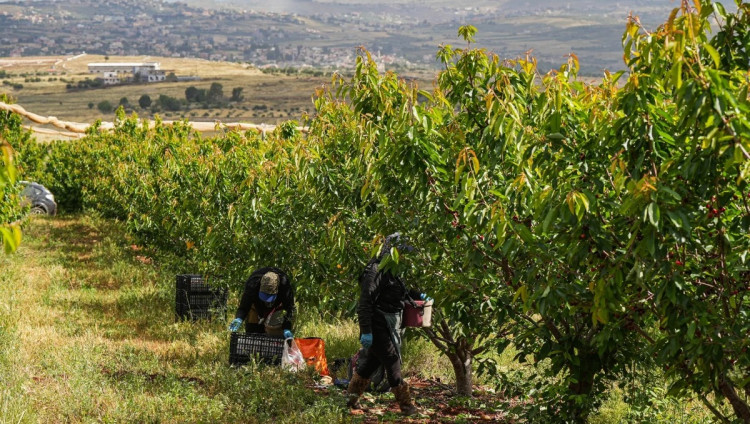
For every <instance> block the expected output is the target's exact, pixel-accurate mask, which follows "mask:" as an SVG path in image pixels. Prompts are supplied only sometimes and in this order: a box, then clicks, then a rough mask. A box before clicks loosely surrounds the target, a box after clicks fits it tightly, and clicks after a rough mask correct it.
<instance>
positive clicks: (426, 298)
mask: <svg viewBox="0 0 750 424" xmlns="http://www.w3.org/2000/svg"><path fill="white" fill-rule="evenodd" d="M419 298H420V299H422V300H424V301H425V302H430V301H432V298H431V297H429V296H427V293H422V294H420V295H419Z"/></svg>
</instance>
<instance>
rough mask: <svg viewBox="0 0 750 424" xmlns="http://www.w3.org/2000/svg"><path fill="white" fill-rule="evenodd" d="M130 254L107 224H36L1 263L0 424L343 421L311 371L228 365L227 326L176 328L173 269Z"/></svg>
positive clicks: (338, 400) (81, 220) (340, 405)
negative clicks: (320, 392)
mask: <svg viewBox="0 0 750 424" xmlns="http://www.w3.org/2000/svg"><path fill="white" fill-rule="evenodd" d="M127 246H128V245H127V241H126V238H125V236H124V234H123V233H122V231H121V230H120V229H119V228H118V226H117V225H116V224H112V223H108V222H106V221H103V220H98V219H93V218H88V217H65V218H56V219H36V220H34V221H32V222H31V223H30V225H29V226H27V228H26V229H25V240H24V244H23V247H21V248H20V249H19V251H18V252H17V253H16V254H15V255H12V256H7V257H2V258H1V259H0V263H1V266H2V269H3V272H2V277H1V279H0V380H2V381H3V384H2V388H0V394H1V395H2V396H1V397H0V399H1V400H0V422H3V423H5V422H12V423H15V422H22V423H23V422H29V423H33V422H63V421H64V422H90V421H102V422H271V421H273V422H311V423H314V422H320V423H328V422H345V421H349V420H350V417H349V415H348V410H346V409H345V407H344V398H343V396H341V395H340V394H339V392H338V391H333V393H332V394H331V395H329V396H320V395H318V394H316V393H315V392H314V391H313V390H312V389H311V388H308V386H310V385H312V383H313V380H312V378H311V376H309V375H307V374H302V375H299V376H298V375H293V374H288V373H282V372H279V371H278V369H277V368H270V367H264V366H250V367H248V368H245V369H234V368H230V367H229V366H228V365H227V361H228V344H229V341H228V339H229V338H228V334H227V331H226V323H225V322H223V321H222V322H208V323H192V322H175V321H174V312H173V311H174V310H173V308H174V304H173V300H172V299H173V296H174V288H173V280H174V274H175V272H174V270H173V269H171V267H170V266H169V265H168V263H160V261H158V260H155V261H153V262H154V263H152V264H144V263H142V258H141V260H139V258H138V256H143V252H134V251H133V250H131V249H128V248H127ZM349 325H350V326H351V324H349ZM329 332H330V333H331V334H333V333H334V330H329ZM332 345H333V346H336V343H335V342H334V343H332Z"/></svg>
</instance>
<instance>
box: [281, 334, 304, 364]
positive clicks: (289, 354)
mask: <svg viewBox="0 0 750 424" xmlns="http://www.w3.org/2000/svg"><path fill="white" fill-rule="evenodd" d="M305 365H306V364H305V358H303V357H302V352H300V350H299V347H297V343H295V341H294V339H292V338H289V339H285V340H284V351H283V352H282V354H281V367H282V368H284V369H287V370H289V371H292V372H296V371H300V370H303V369H305Z"/></svg>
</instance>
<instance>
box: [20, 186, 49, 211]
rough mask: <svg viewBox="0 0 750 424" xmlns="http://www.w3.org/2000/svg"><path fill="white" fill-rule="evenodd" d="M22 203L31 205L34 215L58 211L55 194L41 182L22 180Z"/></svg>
mask: <svg viewBox="0 0 750 424" xmlns="http://www.w3.org/2000/svg"><path fill="white" fill-rule="evenodd" d="M21 185H22V186H23V190H22V191H21V198H22V199H21V204H22V205H24V206H25V205H29V206H30V207H31V210H30V212H31V213H32V214H34V215H54V214H56V213H57V203H55V196H53V195H52V193H51V192H50V191H49V190H47V188H46V187H44V186H43V185H41V184H37V183H31V182H28V181H21Z"/></svg>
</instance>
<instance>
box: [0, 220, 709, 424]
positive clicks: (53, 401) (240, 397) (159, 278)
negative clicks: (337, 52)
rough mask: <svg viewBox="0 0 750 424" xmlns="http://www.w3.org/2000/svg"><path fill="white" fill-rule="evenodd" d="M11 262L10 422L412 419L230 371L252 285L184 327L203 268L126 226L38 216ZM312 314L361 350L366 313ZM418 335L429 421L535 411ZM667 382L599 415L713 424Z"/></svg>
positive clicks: (600, 423)
mask: <svg viewBox="0 0 750 424" xmlns="http://www.w3.org/2000/svg"><path fill="white" fill-rule="evenodd" d="M0 270H2V271H1V272H0V382H2V384H0V423H37V422H92V421H97V422H167V423H170V422H174V423H178V422H198V423H223V422H226V423H229V422H232V423H235V422H245V423H248V422H249V423H256V422H259V423H261V422H278V423H303V422H304V423H335V422H362V421H364V422H373V420H375V421H381V422H382V421H392V422H401V421H403V418H402V417H401V416H400V415H398V413H397V410H396V409H395V408H394V405H393V396H392V395H391V394H390V393H386V394H382V395H367V396H366V397H365V400H364V403H365V404H366V405H367V406H368V407H369V408H370V411H369V412H368V413H366V414H364V415H350V412H349V410H348V409H347V408H346V407H345V405H344V404H345V399H344V396H343V393H342V391H341V390H339V389H335V388H331V389H328V390H315V389H314V388H313V385H314V383H315V381H314V379H313V377H312V375H311V374H310V373H309V372H303V373H300V374H290V373H286V372H280V371H279V369H278V368H276V367H266V366H262V365H252V364H251V365H249V366H247V367H245V368H241V369H235V368H231V367H229V366H228V352H229V336H228V332H227V330H226V326H227V324H228V321H229V320H230V319H231V312H232V310H233V308H234V307H236V305H237V301H238V297H239V295H240V293H237V292H233V293H232V294H231V296H230V300H229V309H230V314H229V315H228V316H227V319H226V320H218V321H213V322H175V320H174V276H175V274H178V273H186V272H190V270H185V269H180V266H179V261H178V260H176V259H174V258H170V257H167V256H163V255H159V254H157V253H156V252H150V251H149V250H148V249H147V248H143V247H139V246H133V245H132V241H131V240H130V238H129V237H128V236H127V235H126V234H125V233H124V231H123V230H122V227H121V226H120V225H119V224H118V223H115V222H112V221H107V220H103V219H99V218H94V217H90V216H63V217H57V218H52V219H50V218H34V219H32V220H31V221H30V222H29V223H28V225H27V226H26V227H25V229H24V240H23V243H22V245H21V247H20V248H19V250H18V251H17V252H16V253H15V254H13V255H10V256H0ZM238 286H239V284H238ZM299 309H300V316H299V318H298V321H297V328H296V336H298V337H321V338H323V339H324V340H325V342H326V353H327V356H328V360H329V362H330V361H333V360H334V359H335V358H343V357H348V356H351V355H352V354H353V353H354V352H356V351H357V349H358V347H359V344H358V333H359V332H358V327H357V324H356V322H355V321H353V320H346V319H344V320H336V319H333V318H331V317H329V316H321V315H320V314H318V313H313V312H312V311H306V310H305V308H304V305H299ZM418 331H419V330H417V329H408V330H407V334H406V337H405V344H404V352H403V353H404V375H405V376H406V377H407V378H408V379H411V380H412V381H413V382H417V383H420V382H421V384H422V385H421V386H420V387H419V388H418V389H416V393H417V394H418V404H419V406H420V412H421V413H422V414H423V415H421V416H420V418H418V419H417V421H418V422H425V420H427V421H429V422H433V421H435V420H439V421H440V422H454V423H458V422H476V421H477V420H486V419H489V420H494V421H493V422H498V420H500V422H504V421H503V420H506V419H507V420H508V422H514V421H516V419H517V418H521V417H522V416H523V413H522V412H521V413H520V415H518V414H517V412H513V411H516V410H517V408H516V407H518V406H519V405H520V407H521V411H523V408H525V406H524V405H530V404H529V402H533V397H534V396H533V394H530V393H526V394H523V393H522V394H521V395H520V396H518V395H514V396H512V397H509V398H504V396H503V395H502V393H498V394H494V393H493V392H492V390H491V388H492V386H494V383H495V380H493V379H490V378H488V377H486V376H475V381H476V383H478V384H480V385H482V386H483V387H484V388H487V389H490V390H488V391H485V390H478V391H477V396H476V397H475V398H462V397H456V396H454V395H453V394H452V393H451V390H450V385H451V384H452V383H453V380H454V378H453V371H452V368H451V365H450V363H449V362H448V360H447V359H446V358H445V357H444V356H441V355H440V354H439V353H438V352H437V350H436V349H435V347H434V346H433V345H432V344H430V343H429V342H428V341H427V340H426V339H424V338H423V337H419V333H418ZM515 354H516V352H515V351H513V349H512V348H511V349H508V350H507V351H506V352H504V353H503V354H495V355H494V358H493V359H495V361H496V362H497V364H498V369H499V370H500V372H501V373H503V374H504V375H505V376H506V381H510V383H511V384H516V385H518V387H524V384H525V382H526V380H527V377H528V375H529V372H530V371H531V370H529V369H528V368H524V366H522V365H520V364H518V363H517V362H515V361H514V360H513V358H514V356H515ZM427 379H429V381H427V382H426V381H425V380H427ZM663 381H664V379H663V376H660V374H658V373H653V375H649V376H648V378H646V380H644V381H642V382H638V383H628V384H626V385H625V386H617V385H615V386H613V387H612V389H611V390H610V391H609V392H608V398H607V400H606V401H605V402H604V404H603V405H602V407H601V408H600V409H599V411H597V412H596V413H595V414H593V415H592V416H591V417H590V420H589V422H590V423H592V424H614V423H629V422H653V423H673V422H677V423H691V424H692V423H708V422H712V420H711V416H710V414H709V413H708V411H707V410H706V409H705V408H704V407H703V406H702V405H701V404H700V402H698V401H696V400H692V401H680V400H676V399H672V398H668V397H666V395H665V393H666V387H667V385H666V383H663ZM660 382H662V383H660ZM418 385H419V384H418ZM626 395H628V396H626ZM633 396H640V397H641V398H642V399H645V401H644V402H641V404H640V405H641V406H640V407H639V408H640V409H637V408H635V407H633V406H631V405H629V404H627V403H626V402H625V400H624V399H626V398H627V397H631V398H632V397H633ZM485 414H491V415H489V417H490V418H486V417H487V416H485ZM483 416H485V418H482V417H483ZM498 417H504V418H498Z"/></svg>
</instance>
